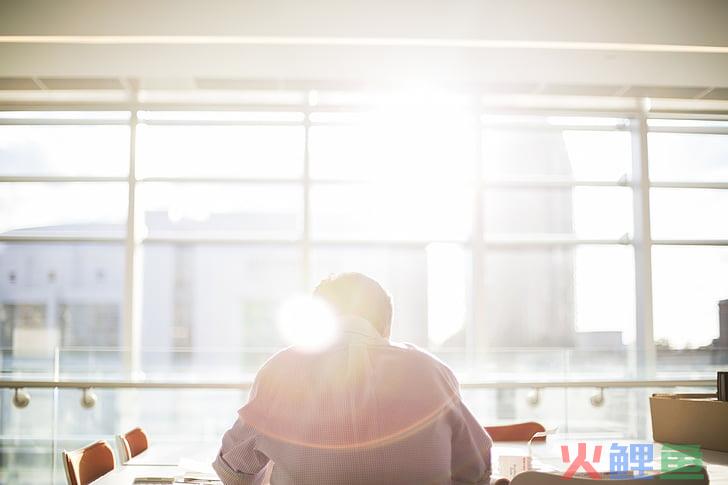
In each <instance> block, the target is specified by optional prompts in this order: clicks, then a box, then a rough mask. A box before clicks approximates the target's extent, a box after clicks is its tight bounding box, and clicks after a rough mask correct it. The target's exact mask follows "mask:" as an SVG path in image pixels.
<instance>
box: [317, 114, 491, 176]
mask: <svg viewBox="0 0 728 485" xmlns="http://www.w3.org/2000/svg"><path fill="white" fill-rule="evenodd" d="M423 117H424V118H423V119H415V118H413V117H412V116H406V117H403V116H396V115H395V116H393V117H391V118H390V117H382V118H378V119H372V120H368V121H367V122H365V123H360V124H354V125H350V126H314V127H312V128H311V130H310V154H311V176H312V177H313V178H323V179H336V180H370V181H372V180H392V179H396V180H406V181H408V182H417V181H420V180H442V179H447V180H460V181H464V180H468V179H471V177H472V176H473V174H474V167H473V162H474V160H475V159H476V151H475V150H476V146H477V143H476V141H477V140H476V139H475V133H476V131H475V130H474V128H473V127H472V123H471V124H468V121H467V118H466V117H464V116H458V115H454V116H447V117H446V121H442V120H441V121H434V120H433V119H432V113H429V114H426V115H423Z"/></svg>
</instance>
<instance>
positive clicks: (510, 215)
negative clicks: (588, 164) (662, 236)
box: [484, 187, 632, 239]
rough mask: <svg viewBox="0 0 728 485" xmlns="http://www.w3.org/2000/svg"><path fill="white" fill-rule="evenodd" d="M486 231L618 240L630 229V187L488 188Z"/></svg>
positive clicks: (485, 203)
mask: <svg viewBox="0 0 728 485" xmlns="http://www.w3.org/2000/svg"><path fill="white" fill-rule="evenodd" d="M484 199H485V201H484V207H485V209H484V210H485V232H486V234H489V233H490V234H557V235H563V236H574V237H577V238H587V239H588V238H615V239H616V238H620V237H622V236H623V235H624V234H628V233H631V232H632V193H631V190H630V189H628V188H626V187H574V188H548V189H520V188H519V189H487V190H486V191H485V198H484Z"/></svg>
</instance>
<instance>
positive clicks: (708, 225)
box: [650, 188, 728, 239]
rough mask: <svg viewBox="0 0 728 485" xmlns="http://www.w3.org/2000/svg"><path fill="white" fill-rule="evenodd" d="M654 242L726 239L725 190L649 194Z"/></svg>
mask: <svg viewBox="0 0 728 485" xmlns="http://www.w3.org/2000/svg"><path fill="white" fill-rule="evenodd" d="M650 203H651V217H652V237H653V238H655V239H673V238H675V239H703V238H704V239H728V217H727V216H726V215H727V214H728V190H715V189H669V188H653V189H651V190H650Z"/></svg>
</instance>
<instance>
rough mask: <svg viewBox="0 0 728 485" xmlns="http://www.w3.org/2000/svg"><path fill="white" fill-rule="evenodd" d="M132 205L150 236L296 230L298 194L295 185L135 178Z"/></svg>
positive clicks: (280, 234)
mask: <svg viewBox="0 0 728 485" xmlns="http://www.w3.org/2000/svg"><path fill="white" fill-rule="evenodd" d="M138 194H139V196H138V200H137V203H138V208H139V211H140V213H141V220H143V221H144V225H145V228H146V233H147V235H148V236H150V237H165V236H193V237H194V236H195V235H199V236H205V237H215V236H234V237H245V238H285V239H293V238H296V237H298V236H299V232H300V228H301V218H302V209H301V207H302V194H301V189H300V187H298V186H296V185H293V184H291V185H239V184H218V185H215V184H198V183H194V184H188V183H185V184H174V183H161V182H159V183H158V182H145V183H141V184H139V189H138Z"/></svg>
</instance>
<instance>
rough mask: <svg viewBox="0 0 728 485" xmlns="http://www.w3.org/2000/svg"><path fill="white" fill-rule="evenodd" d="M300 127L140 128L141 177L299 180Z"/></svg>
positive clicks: (301, 150)
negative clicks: (288, 178) (290, 178)
mask: <svg viewBox="0 0 728 485" xmlns="http://www.w3.org/2000/svg"><path fill="white" fill-rule="evenodd" d="M303 152H304V133H303V127H302V126H159V125H146V124H140V125H139V129H138V138H137V163H138V175H139V176H140V177H264V178H286V177H298V176H300V175H301V173H302V171H303Z"/></svg>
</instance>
